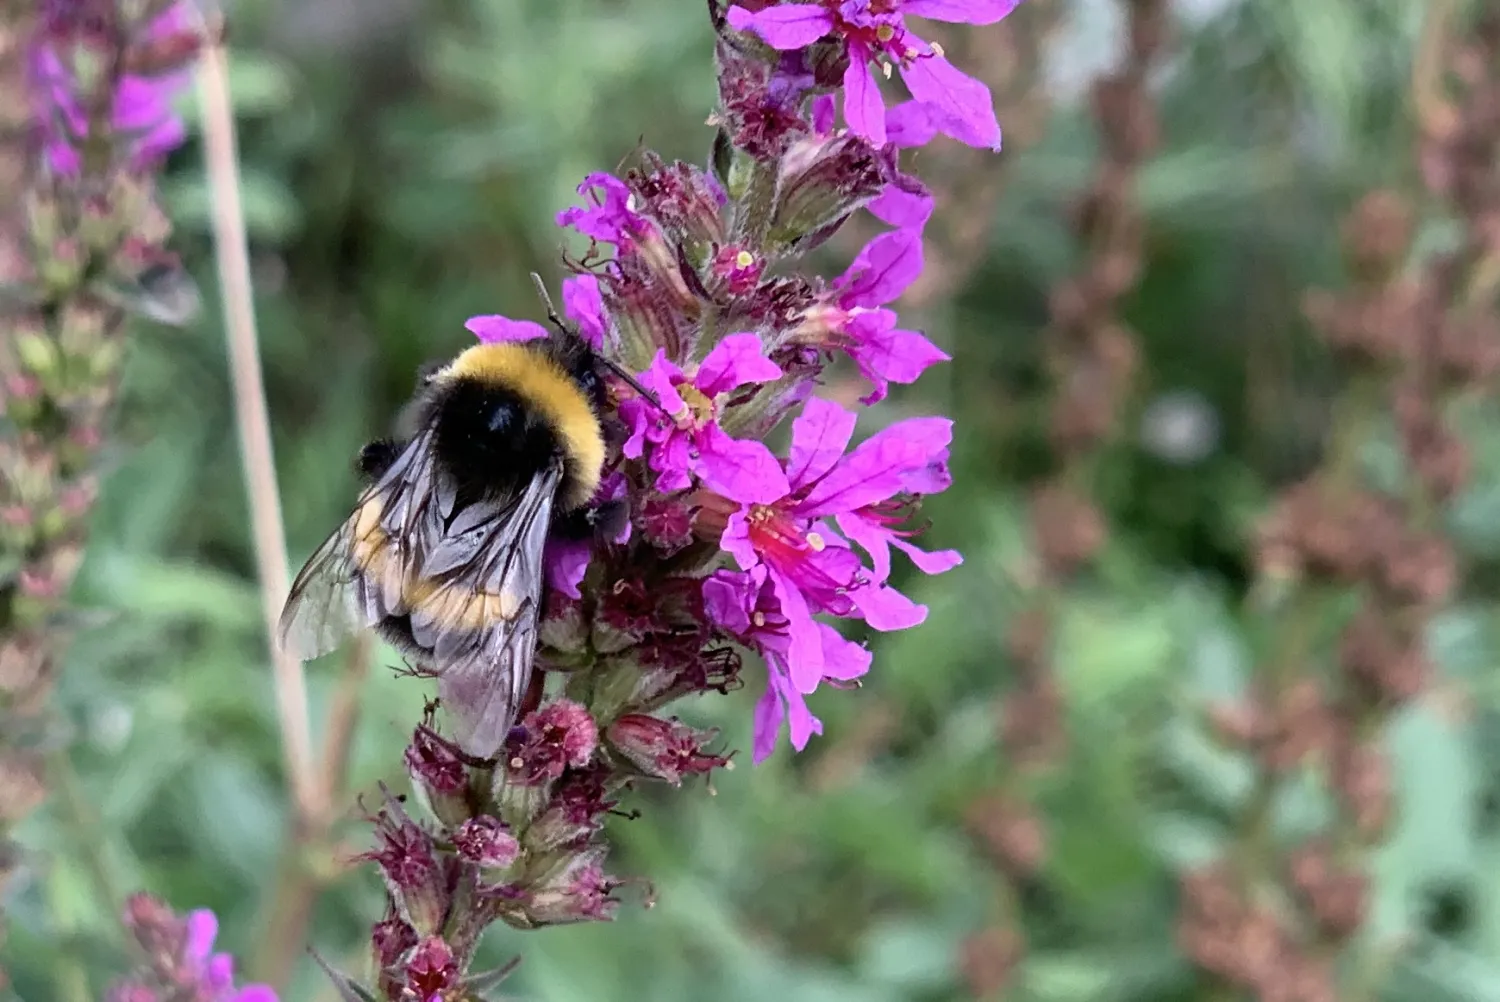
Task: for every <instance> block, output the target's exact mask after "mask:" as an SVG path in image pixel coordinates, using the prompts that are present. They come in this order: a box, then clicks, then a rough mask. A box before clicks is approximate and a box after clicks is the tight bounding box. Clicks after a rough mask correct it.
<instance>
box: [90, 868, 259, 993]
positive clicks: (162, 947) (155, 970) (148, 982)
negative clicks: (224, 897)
mask: <svg viewBox="0 0 1500 1002" xmlns="http://www.w3.org/2000/svg"><path fill="white" fill-rule="evenodd" d="M125 925H126V927H127V928H128V929H129V930H130V932H131V934H132V936H133V937H134V939H135V941H136V944H137V945H138V946H139V947H140V949H141V951H142V952H143V954H144V960H143V962H142V964H141V966H140V970H139V971H137V972H136V973H135V974H134V975H132V976H131V977H130V978H129V979H127V980H125V981H121V982H120V983H118V984H116V985H115V986H114V987H113V988H111V989H110V991H109V994H108V995H107V998H108V1000H109V1002H172V1000H175V999H192V1000H193V1002H276V993H275V992H273V991H272V990H271V989H270V988H267V987H266V986H265V985H246V986H245V987H243V988H236V987H235V986H234V958H233V957H231V956H230V955H229V954H227V953H215V952H214V940H215V938H217V937H218V935H219V920H218V919H217V918H216V917H215V916H214V913H213V912H211V911H208V910H207V909H203V908H200V909H198V910H197V911H193V912H189V913H188V916H187V917H186V918H179V917H178V916H177V915H175V914H173V912H172V910H171V909H170V908H168V907H167V906H166V905H165V904H163V903H162V902H161V901H158V900H157V899H156V898H153V897H151V896H150V895H147V894H137V895H134V896H133V897H132V898H131V899H130V900H129V901H128V902H126V905H125Z"/></svg>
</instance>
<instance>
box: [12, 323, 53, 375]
mask: <svg viewBox="0 0 1500 1002" xmlns="http://www.w3.org/2000/svg"><path fill="white" fill-rule="evenodd" d="M12 336H13V337H14V338H15V341H14V342H13V343H14V345H15V351H16V359H17V360H18V361H19V362H20V363H21V367H22V369H24V370H25V372H26V373H27V374H28V375H31V376H34V377H35V378H36V379H37V380H39V381H41V382H42V383H45V382H46V381H47V380H48V379H50V378H51V377H52V376H53V375H54V374H55V373H56V372H57V365H58V352H57V344H56V343H55V342H53V340H52V339H51V338H50V337H48V336H47V335H46V334H45V333H43V332H42V331H41V330H39V329H36V328H27V329H24V330H20V331H14V332H12Z"/></svg>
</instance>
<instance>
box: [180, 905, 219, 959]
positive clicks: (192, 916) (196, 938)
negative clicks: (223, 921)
mask: <svg viewBox="0 0 1500 1002" xmlns="http://www.w3.org/2000/svg"><path fill="white" fill-rule="evenodd" d="M218 935H219V919H218V916H216V915H214V913H213V912H211V911H209V910H208V909H207V908H198V909H195V910H194V911H191V912H189V913H188V917H187V942H186V943H185V944H184V946H183V948H182V955H183V956H184V957H186V958H187V959H188V960H190V961H192V963H193V965H194V966H195V967H201V966H202V965H204V964H206V963H208V958H209V954H211V953H213V949H214V940H215V939H216V938H218Z"/></svg>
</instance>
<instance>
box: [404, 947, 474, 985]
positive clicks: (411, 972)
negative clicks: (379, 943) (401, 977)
mask: <svg viewBox="0 0 1500 1002" xmlns="http://www.w3.org/2000/svg"><path fill="white" fill-rule="evenodd" d="M460 973H461V972H460V971H459V969H458V963H457V961H456V959H455V958H454V956H453V948H452V947H450V946H449V945H448V944H447V943H445V942H443V940H441V939H439V938H438V937H436V936H429V937H428V938H426V939H424V940H422V941H421V942H420V943H418V944H417V947H416V949H414V950H412V952H411V956H410V957H408V958H407V960H406V989H407V991H409V992H410V993H411V997H412V998H416V999H424V1000H425V999H434V998H446V997H447V989H449V988H452V987H454V986H455V985H457V984H458V980H459V976H460Z"/></svg>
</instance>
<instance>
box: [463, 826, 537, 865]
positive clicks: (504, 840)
mask: <svg viewBox="0 0 1500 1002" xmlns="http://www.w3.org/2000/svg"><path fill="white" fill-rule="evenodd" d="M453 848H454V850H455V851H457V853H458V854H459V856H460V857H462V858H463V859H466V860H468V861H469V862H470V863H473V864H474V865H475V866H478V867H481V868H483V869H486V870H503V869H505V868H506V867H508V866H510V865H511V864H512V863H514V862H515V861H516V857H518V856H520V855H521V844H520V843H519V842H517V841H516V839H515V836H514V835H512V834H511V833H510V831H509V830H507V829H506V827H505V824H504V823H503V822H501V821H500V820H498V819H496V818H492V817H490V816H489V815H487V814H481V815H479V816H478V817H474V818H469V819H468V820H467V821H465V822H464V823H463V824H461V825H459V826H458V830H457V831H455V832H454V833H453Z"/></svg>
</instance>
